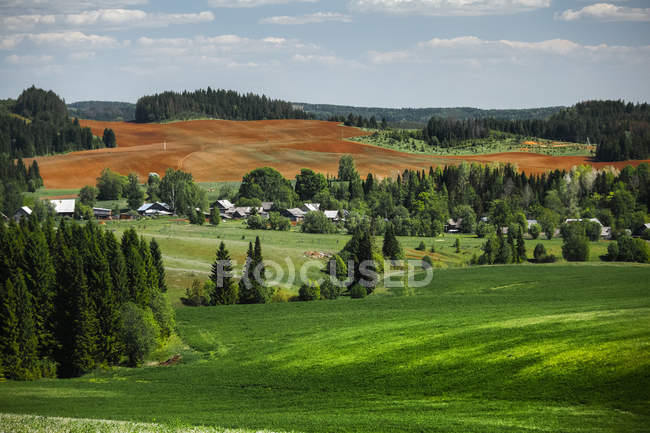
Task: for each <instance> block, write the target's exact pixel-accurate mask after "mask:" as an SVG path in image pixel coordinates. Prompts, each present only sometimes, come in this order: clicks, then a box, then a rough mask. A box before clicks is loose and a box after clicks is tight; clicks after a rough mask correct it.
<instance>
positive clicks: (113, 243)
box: [104, 231, 129, 305]
mask: <svg viewBox="0 0 650 433" xmlns="http://www.w3.org/2000/svg"><path fill="white" fill-rule="evenodd" d="M104 250H105V251H106V260H107V261H108V267H109V271H110V273H111V280H112V282H113V293H114V295H115V302H116V303H117V304H118V305H122V304H123V303H124V302H126V301H127V300H128V299H129V290H128V287H127V284H128V283H127V275H126V263H125V262H124V255H123V254H122V249H121V246H120V244H119V242H118V241H117V239H116V238H115V235H114V234H113V233H112V232H110V231H105V232H104Z"/></svg>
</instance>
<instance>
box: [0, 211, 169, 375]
mask: <svg viewBox="0 0 650 433" xmlns="http://www.w3.org/2000/svg"><path fill="white" fill-rule="evenodd" d="M0 276H1V279H0V351H1V353H2V361H1V363H0V368H1V370H2V371H1V373H2V374H3V375H4V376H5V377H7V378H10V379H18V380H30V379H37V378H39V377H74V376H79V375H81V374H84V373H85V372H88V371H90V370H92V369H94V368H96V367H99V366H110V365H122V364H124V365H131V366H135V365H137V364H138V363H140V362H142V360H143V358H144V357H145V356H146V355H147V354H148V352H149V351H151V350H152V349H153V348H155V347H156V346H157V345H159V344H161V343H162V342H163V341H165V339H167V338H168V337H169V336H170V335H171V334H172V333H173V332H174V326H175V325H174V313H173V310H172V308H171V305H170V304H169V301H168V300H167V297H166V294H165V292H166V290H167V288H166V285H165V269H164V267H163V264H162V254H161V251H160V248H159V247H158V244H157V243H156V241H155V240H152V241H151V242H146V241H145V240H144V238H139V237H138V236H137V234H136V232H135V230H133V229H131V230H127V231H126V232H125V233H124V234H123V235H122V238H121V241H120V240H118V239H117V238H116V237H115V235H114V234H113V233H112V232H110V231H107V230H102V229H100V228H99V227H98V226H97V225H96V224H94V223H92V222H89V223H88V224H85V225H84V226H81V225H78V224H70V223H66V222H65V221H61V223H60V225H59V226H58V227H55V224H54V221H53V219H52V218H48V219H46V220H45V221H44V222H41V221H40V220H39V219H38V218H37V217H36V216H32V217H30V218H29V219H23V220H22V221H21V223H20V224H16V223H15V222H14V221H11V222H10V223H9V224H5V223H0Z"/></svg>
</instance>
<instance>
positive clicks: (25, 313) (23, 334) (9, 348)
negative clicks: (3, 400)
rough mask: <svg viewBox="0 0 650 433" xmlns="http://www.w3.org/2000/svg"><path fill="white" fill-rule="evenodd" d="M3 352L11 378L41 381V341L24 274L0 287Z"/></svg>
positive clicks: (19, 272) (5, 366)
mask: <svg viewBox="0 0 650 433" xmlns="http://www.w3.org/2000/svg"><path fill="white" fill-rule="evenodd" d="M0 295H1V298H0V307H1V308H0V313H1V314H0V349H2V361H3V366H4V372H5V375H6V376H7V377H9V378H10V379H18V380H30V379H35V378H37V377H38V376H39V375H40V373H39V372H38V369H37V365H36V362H37V359H38V358H37V355H38V354H37V348H38V338H37V333H36V329H35V325H34V317H33V314H34V308H33V305H32V301H31V295H30V293H29V291H28V289H27V285H26V284H25V280H24V278H23V275H22V271H20V270H17V272H16V273H15V275H14V276H13V277H12V278H8V279H7V280H6V281H5V282H4V284H0Z"/></svg>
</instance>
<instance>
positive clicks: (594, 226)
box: [584, 221, 602, 242]
mask: <svg viewBox="0 0 650 433" xmlns="http://www.w3.org/2000/svg"><path fill="white" fill-rule="evenodd" d="M584 225H585V234H586V235H587V237H588V238H589V240H590V241H592V242H596V241H598V240H599V239H600V233H601V230H602V229H601V227H600V224H598V223H597V222H595V221H586V222H585V223H584Z"/></svg>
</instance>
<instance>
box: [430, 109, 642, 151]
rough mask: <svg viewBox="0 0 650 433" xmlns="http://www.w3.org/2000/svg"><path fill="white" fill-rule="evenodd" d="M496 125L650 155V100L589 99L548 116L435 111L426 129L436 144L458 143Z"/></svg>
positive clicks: (480, 135) (517, 132) (505, 130)
mask: <svg viewBox="0 0 650 433" xmlns="http://www.w3.org/2000/svg"><path fill="white" fill-rule="evenodd" d="M490 131H498V132H503V133H510V134H515V135H519V136H524V137H539V138H545V139H549V140H559V141H569V142H574V143H591V144H593V145H595V146H596V159H597V160H599V161H624V160H628V159H647V158H648V157H650V106H649V105H648V104H647V103H644V104H632V103H625V102H624V101H587V102H581V103H579V104H576V105H574V106H573V107H570V108H566V109H564V110H562V111H559V112H558V113H555V114H553V115H552V116H551V117H550V118H548V119H525V120H523V119H520V120H507V119H496V118H486V119H479V120H451V119H440V118H437V117H432V118H431V119H430V120H429V122H428V124H427V126H426V127H425V128H424V129H423V130H422V135H423V137H424V139H425V141H427V142H428V143H429V144H430V145H432V146H443V147H452V146H454V145H457V144H458V143H461V142H462V141H465V140H469V139H479V138H484V137H486V136H487V135H488V133H489V132H490Z"/></svg>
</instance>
